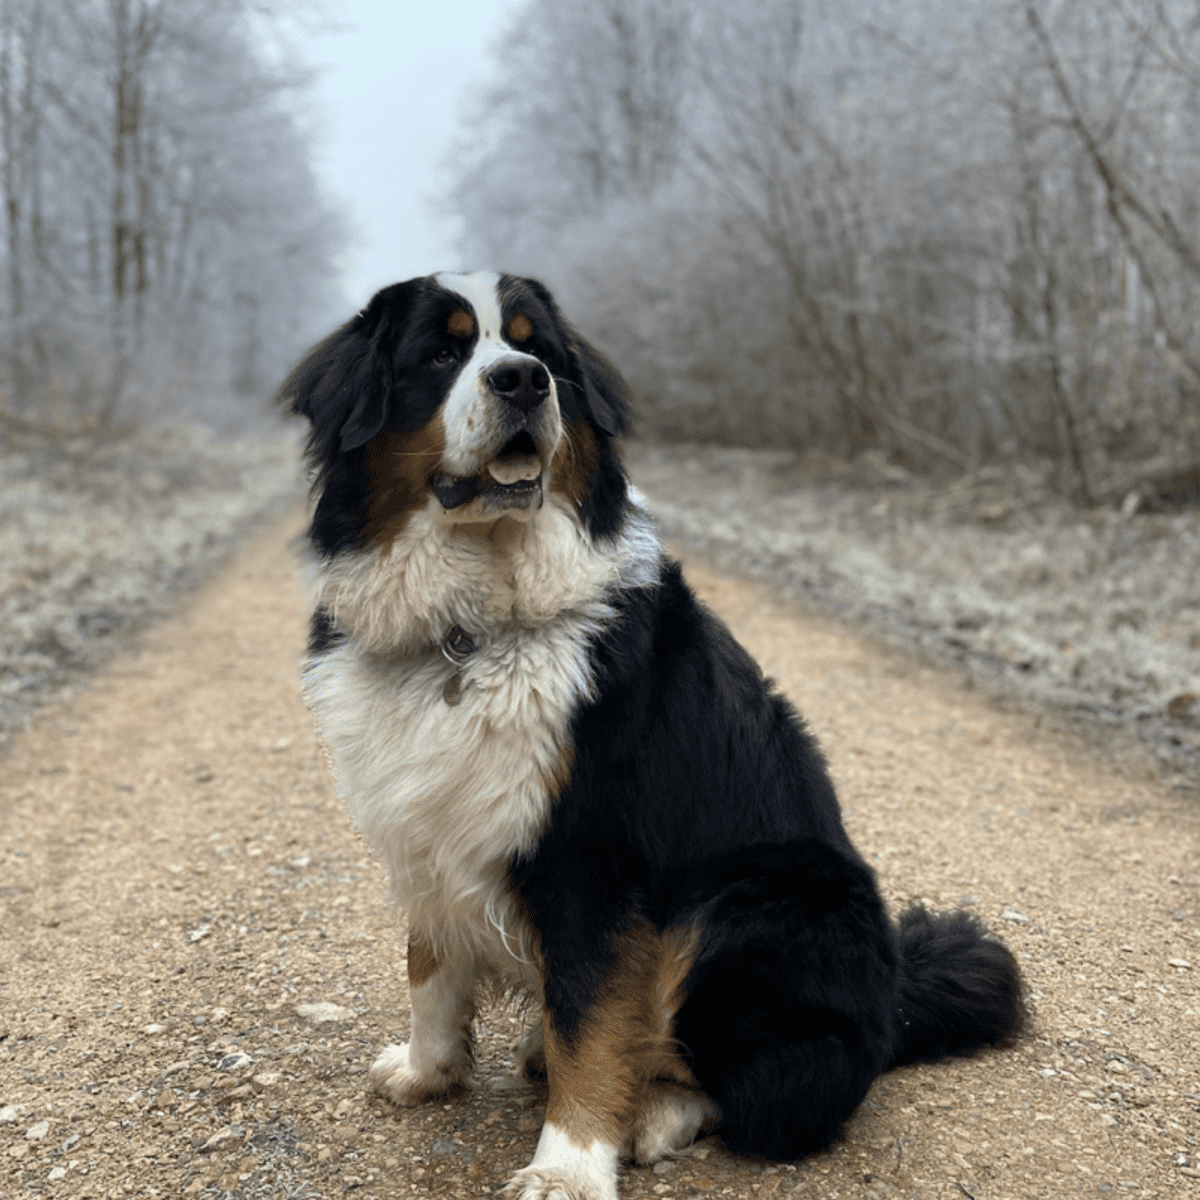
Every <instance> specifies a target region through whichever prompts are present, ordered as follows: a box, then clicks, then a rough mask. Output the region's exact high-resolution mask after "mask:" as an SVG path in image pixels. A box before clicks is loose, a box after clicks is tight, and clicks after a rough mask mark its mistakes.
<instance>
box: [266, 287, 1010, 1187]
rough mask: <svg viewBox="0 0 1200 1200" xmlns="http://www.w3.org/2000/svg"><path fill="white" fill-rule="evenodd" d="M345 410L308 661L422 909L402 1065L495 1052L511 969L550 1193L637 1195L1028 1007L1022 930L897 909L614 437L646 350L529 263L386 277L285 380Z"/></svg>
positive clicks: (427, 1079)
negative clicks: (718, 1150) (622, 1191)
mask: <svg viewBox="0 0 1200 1200" xmlns="http://www.w3.org/2000/svg"><path fill="white" fill-rule="evenodd" d="M281 398H282V399H283V400H284V402H286V403H287V404H289V405H290V406H291V408H292V409H293V411H295V412H297V413H301V414H303V415H304V416H306V417H307V418H308V419H309V420H310V421H311V423H312V430H311V437H310V440H309V444H308V454H309V459H310V465H311V468H312V471H313V476H314V497H315V508H314V513H313V518H312V525H311V530H310V536H311V541H312V546H313V548H314V550H315V555H316V559H317V573H316V579H317V583H316V590H317V595H316V610H315V613H314V615H313V618H312V628H311V638H310V645H309V657H308V662H307V667H306V672H305V687H306V691H307V695H308V698H309V701H310V703H311V707H312V709H313V711H314V713H315V715H316V719H317V722H318V725H319V728H320V733H321V736H322V738H323V740H324V742H325V745H326V747H327V748H328V750H329V752H330V755H331V758H332V764H333V770H334V773H335V776H336V782H337V786H338V788H339V790H340V792H341V794H342V795H343V796H344V797H345V799H346V801H347V805H348V808H349V812H350V814H351V816H352V817H353V819H354V821H355V822H356V823H357V825H358V828H359V829H360V830H361V831H362V833H363V834H364V836H365V837H366V839H367V841H368V842H369V844H370V845H371V846H372V847H373V849H374V850H375V851H376V852H377V853H378V854H379V855H380V857H381V858H382V860H383V861H384V863H385V864H386V865H387V869H388V871H389V873H390V878H391V885H392V888H393V890H394V893H395V898H396V900H397V901H398V903H399V904H400V905H402V906H403V907H404V909H405V910H406V911H407V913H408V928H409V941H408V979H409V988H410V991H411V997H412V1025H411V1034H410V1036H409V1041H408V1043H407V1044H405V1045H393V1046H388V1047H386V1048H385V1049H384V1050H383V1051H382V1052H381V1053H380V1055H379V1057H378V1058H377V1059H376V1061H375V1063H374V1065H373V1066H372V1068H371V1072H370V1080H371V1084H372V1086H373V1087H374V1088H375V1089H376V1090H377V1091H378V1092H379V1093H381V1094H382V1095H383V1096H385V1097H387V1098H389V1099H390V1100H392V1101H394V1102H395V1103H397V1104H404V1105H408V1104H415V1103H417V1102H419V1101H422V1100H426V1099H429V1098H431V1097H438V1096H444V1095H446V1094H447V1093H450V1092H452V1091H454V1090H455V1089H457V1088H461V1087H462V1086H463V1085H465V1084H466V1083H467V1082H468V1079H469V1077H470V1073H471V1066H472V1036H471V1023H472V1018H473V1014H474V1011H475V1003H476V997H477V994H478V992H479V990H480V987H481V984H483V983H484V982H486V981H489V980H491V981H493V982H499V983H500V984H501V985H502V986H504V987H510V988H514V989H517V990H518V991H520V992H522V993H524V994H525V995H527V996H528V997H530V998H531V1003H535V1004H536V1005H537V1006H538V1008H539V1010H540V1012H539V1016H540V1020H539V1022H538V1024H537V1027H536V1028H535V1031H534V1033H533V1034H531V1035H530V1036H529V1037H528V1038H527V1039H526V1042H525V1044H524V1045H523V1046H522V1048H521V1050H520V1054H519V1059H520V1064H519V1065H520V1068H521V1069H523V1070H525V1071H526V1072H528V1073H529V1074H531V1075H532V1074H543V1073H544V1075H545V1078H546V1081H547V1086H548V1098H547V1105H546V1119H545V1124H544V1125H543V1127H542V1131H541V1136H540V1138H539V1141H538V1145H537V1151H536V1153H535V1155H534V1157H533V1160H532V1162H531V1163H530V1164H529V1165H528V1166H527V1167H525V1168H524V1169H522V1170H520V1171H518V1172H517V1173H516V1175H515V1176H514V1177H513V1179H512V1181H511V1183H510V1184H509V1186H508V1190H507V1193H506V1194H507V1195H508V1196H509V1197H515V1198H520V1200H552V1198H553V1200H612V1198H615V1197H616V1195H617V1174H618V1167H619V1164H620V1162H621V1160H622V1158H631V1159H632V1160H633V1161H634V1162H637V1163H653V1162H655V1161H656V1160H658V1159H660V1158H662V1157H664V1156H665V1155H669V1154H671V1153H672V1152H674V1151H676V1150H678V1149H680V1148H682V1147H684V1146H686V1145H687V1144H688V1143H690V1142H691V1141H692V1140H693V1139H694V1138H695V1137H696V1136H697V1134H699V1133H701V1132H710V1131H719V1132H720V1134H721V1136H722V1138H723V1139H724V1142H725V1144H726V1145H727V1146H729V1147H730V1148H731V1149H733V1150H735V1151H739V1152H743V1153H746V1154H751V1155H756V1156H764V1157H767V1158H772V1159H795V1158H798V1157H799V1156H802V1155H805V1154H809V1153H812V1152H813V1151H817V1150H820V1149H821V1148H822V1147H824V1146H826V1145H828V1144H829V1143H830V1141H831V1140H833V1139H834V1138H836V1137H837V1136H838V1133H839V1130H840V1128H841V1126H842V1124H843V1122H844V1121H845V1120H846V1119H847V1118H848V1117H849V1116H850V1114H851V1113H852V1112H853V1111H854V1110H855V1108H856V1106H857V1105H858V1104H859V1102H860V1101H861V1100H862V1099H863V1097H864V1095H865V1094H866V1092H867V1089H868V1088H869V1087H870V1085H871V1081H872V1080H873V1079H875V1077H876V1076H877V1075H879V1074H880V1073H881V1072H883V1071H886V1070H888V1069H889V1068H891V1067H894V1066H897V1065H898V1064H901V1063H907V1062H912V1061H916V1060H930V1059H935V1058H938V1057H941V1056H943V1055H947V1054H965V1053H969V1052H971V1051H973V1050H975V1049H977V1048H979V1047H982V1046H985V1045H997V1044H1003V1043H1006V1042H1009V1041H1011V1040H1012V1039H1013V1038H1015V1037H1016V1035H1017V1034H1018V1033H1019V1032H1020V1030H1021V1028H1022V1024H1023V1014H1024V1004H1023V997H1022V983H1021V977H1020V973H1019V971H1018V968H1017V965H1016V963H1015V961H1014V959H1013V957H1012V955H1011V954H1010V953H1009V951H1008V950H1007V949H1006V948H1005V947H1004V946H1003V945H1002V944H1001V943H1000V942H998V941H996V940H993V939H992V938H991V937H990V936H988V934H987V932H986V930H984V929H983V928H982V926H981V925H980V924H979V923H978V922H977V921H976V920H975V919H973V918H972V917H971V916H970V915H968V914H966V913H963V912H951V913H937V914H935V913H930V912H927V911H925V910H924V909H922V908H920V907H915V908H910V909H909V910H908V911H907V912H905V913H904V914H903V915H902V916H901V917H900V918H899V921H898V923H893V921H892V920H891V919H890V918H889V915H888V912H887V909H886V908H885V906H884V902H883V900H882V898H881V896H880V893H879V888H878V885H877V883H876V881H875V878H874V875H873V873H872V871H871V869H870V867H868V866H867V864H866V863H865V862H864V860H863V858H862V856H861V855H860V854H859V853H858V852H857V851H856V850H855V848H854V847H853V845H851V843H850V840H849V838H848V837H847V834H846V831H845V829H844V828H843V825H842V819H841V814H840V811H839V807H838V801H837V799H836V797H835V795H834V789H833V786H832V784H831V782H830V778H829V773H828V771H827V769H826V766H825V762H824V760H823V758H822V756H821V753H820V751H819V749H818V748H817V745H816V743H815V741H814V739H813V737H812V735H811V734H810V733H809V732H808V730H807V729H806V728H805V726H804V723H803V721H802V720H801V718H800V717H799V716H798V715H797V713H796V711H795V710H794V709H793V708H792V706H791V704H789V703H788V701H787V700H786V699H785V698H784V697H783V696H781V695H779V693H778V692H776V691H775V690H774V688H773V686H772V684H771V682H770V681H769V680H767V679H765V678H764V677H763V675H762V672H761V671H760V669H759V667H758V666H757V665H756V663H755V662H754V661H753V659H751V657H750V656H749V655H748V654H747V653H746V651H745V650H743V649H742V647H741V646H739V645H738V643H737V642H736V641H735V640H734V639H733V637H732V636H731V634H730V633H729V631H728V630H727V629H726V628H725V626H724V625H723V624H722V623H721V622H720V621H719V620H718V619H717V618H716V617H715V616H714V615H713V614H712V613H711V612H709V611H708V610H707V609H705V607H704V606H703V605H702V604H700V603H699V602H698V600H697V599H696V597H695V595H694V594H693V593H692V592H691V591H690V589H689V588H688V586H687V584H686V583H685V582H684V579H683V577H682V575H681V573H680V568H679V566H678V564H676V563H675V562H673V561H672V560H671V559H670V558H669V557H668V556H667V555H666V554H665V553H664V550H663V547H662V545H661V544H660V542H659V539H658V536H657V533H656V530H655V526H654V522H653V520H652V518H651V516H650V513H649V512H648V511H647V508H646V504H645V501H644V499H643V498H642V496H641V495H640V494H639V493H638V491H637V489H636V488H634V487H633V486H631V484H630V483H629V480H628V479H627V477H626V474H625V470H624V468H623V466H622V463H621V459H620V457H619V455H618V450H617V446H616V443H615V440H614V439H616V438H617V437H618V436H619V435H620V434H622V433H623V432H624V431H625V430H626V429H627V427H628V421H629V410H628V396H627V390H626V386H625V384H624V383H623V381H622V379H621V376H620V375H619V374H618V372H617V370H616V369H615V368H614V367H613V366H612V364H611V363H609V362H608V361H607V359H605V358H604V356H603V355H601V354H600V353H599V352H598V351H597V350H596V349H594V348H593V347H592V346H590V345H589V344H588V343H587V342H586V341H585V340H584V339H583V338H582V337H581V336H580V335H579V333H578V332H577V331H576V330H575V329H574V328H572V326H571V325H570V324H568V322H567V321H566V320H565V319H564V317H563V316H562V314H561V313H560V311H559V309H558V307H557V305H556V304H555V301H554V300H553V298H552V297H551V295H550V293H549V292H548V291H547V290H546V289H545V288H544V287H543V286H542V285H541V284H539V283H536V282H534V281H533V280H530V279H521V278H515V277H512V276H507V275H495V274H439V275H434V276H430V277H427V278H421V279H413V280H409V281H408V282H407V283H399V284H396V285H394V286H392V287H388V288H385V289H384V290H383V291H381V292H379V293H378V294H377V295H376V296H375V297H374V299H372V300H371V302H370V304H368V305H367V307H366V308H365V309H364V310H363V311H362V312H361V313H359V314H358V315H357V316H356V317H354V318H353V320H351V321H349V322H348V323H347V324H346V325H344V326H342V328H340V329H339V330H337V332H335V333H334V334H333V335H332V336H330V337H329V338H327V339H326V340H325V341H323V342H322V343H320V345H318V346H317V347H316V348H315V349H313V350H312V351H311V352H310V353H309V354H308V356H307V357H306V358H305V359H304V360H303V361H302V362H301V363H300V364H299V366H297V367H296V368H295V370H294V371H293V372H292V374H291V375H290V377H289V378H288V380H287V381H286V383H285V384H284V386H283V388H282V391H281Z"/></svg>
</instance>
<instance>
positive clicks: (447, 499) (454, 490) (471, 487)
mask: <svg viewBox="0 0 1200 1200" xmlns="http://www.w3.org/2000/svg"><path fill="white" fill-rule="evenodd" d="M429 486H430V487H431V488H432V489H433V494H434V495H435V496H436V497H437V498H438V503H439V504H440V505H441V506H442V507H443V508H445V509H451V508H458V507H459V506H460V505H462V504H466V502H467V501H468V500H474V499H475V497H476V496H477V495H478V494H479V480H478V479H477V478H476V477H475V476H474V475H465V476H463V477H462V478H457V477H455V476H454V475H447V474H446V472H445V471H438V473H437V474H436V475H434V477H433V478H432V479H431V480H430V481H429Z"/></svg>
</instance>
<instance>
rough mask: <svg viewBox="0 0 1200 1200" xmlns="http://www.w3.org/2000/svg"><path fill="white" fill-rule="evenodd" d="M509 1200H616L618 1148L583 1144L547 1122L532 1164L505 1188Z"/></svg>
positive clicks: (519, 1172) (604, 1144)
mask: <svg viewBox="0 0 1200 1200" xmlns="http://www.w3.org/2000/svg"><path fill="white" fill-rule="evenodd" d="M504 1195H505V1198H506V1200H617V1148H616V1147H615V1146H609V1145H607V1144H606V1143H604V1142H598V1141H592V1142H589V1143H587V1144H586V1145H584V1144H583V1143H581V1142H577V1141H575V1139H574V1138H572V1137H570V1136H568V1135H567V1134H566V1133H565V1132H564V1131H563V1130H561V1129H559V1128H557V1127H556V1126H555V1125H554V1124H553V1122H550V1121H547V1122H546V1124H545V1125H543V1126H542V1133H541V1136H540V1137H539V1138H538V1145H537V1152H536V1153H535V1154H534V1156H533V1162H531V1163H530V1164H529V1166H527V1167H526V1168H525V1169H524V1170H522V1171H518V1172H517V1173H516V1174H515V1175H514V1176H513V1177H512V1179H510V1180H509V1182H508V1187H506V1188H505V1189H504Z"/></svg>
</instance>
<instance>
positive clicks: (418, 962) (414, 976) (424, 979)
mask: <svg viewBox="0 0 1200 1200" xmlns="http://www.w3.org/2000/svg"><path fill="white" fill-rule="evenodd" d="M438 966H439V963H438V957H437V955H436V954H435V953H434V952H433V950H431V949H430V948H429V947H428V946H426V945H423V944H422V943H421V942H418V941H416V940H414V939H413V938H412V937H410V938H409V939H408V986H409V987H420V986H421V984H423V983H428V982H429V980H431V979H432V978H433V976H434V975H435V974H436V973H437V969H438Z"/></svg>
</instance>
